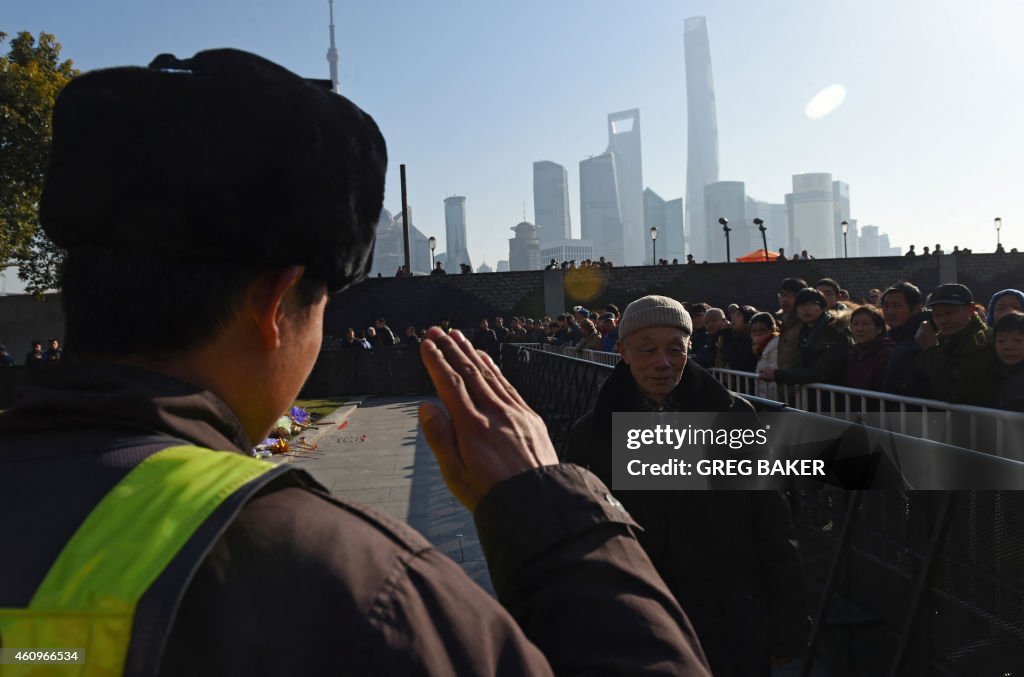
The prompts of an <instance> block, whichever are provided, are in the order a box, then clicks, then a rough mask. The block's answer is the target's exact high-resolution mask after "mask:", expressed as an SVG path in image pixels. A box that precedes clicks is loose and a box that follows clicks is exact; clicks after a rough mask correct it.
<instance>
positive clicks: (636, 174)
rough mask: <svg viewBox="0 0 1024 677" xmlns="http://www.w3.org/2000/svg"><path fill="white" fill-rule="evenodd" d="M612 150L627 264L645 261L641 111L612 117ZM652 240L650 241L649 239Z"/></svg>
mask: <svg viewBox="0 0 1024 677" xmlns="http://www.w3.org/2000/svg"><path fill="white" fill-rule="evenodd" d="M608 150H610V151H611V152H612V153H614V154H615V181H616V185H617V186H618V190H619V218H620V219H621V221H622V229H623V243H624V246H625V249H624V252H623V253H624V254H625V258H624V263H625V264H626V265H630V266H636V265H640V264H641V263H643V261H644V240H645V238H647V233H646V230H645V229H644V203H643V193H644V175H643V161H642V158H641V153H640V111H639V109H636V108H632V109H630V110H624V111H619V112H618V113H612V114H610V115H609V116H608ZM647 239H649V238H647Z"/></svg>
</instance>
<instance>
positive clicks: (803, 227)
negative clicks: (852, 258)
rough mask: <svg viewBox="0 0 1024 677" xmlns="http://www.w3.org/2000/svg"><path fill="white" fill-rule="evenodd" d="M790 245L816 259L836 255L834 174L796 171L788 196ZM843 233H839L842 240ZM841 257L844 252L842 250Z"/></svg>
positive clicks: (794, 249)
mask: <svg viewBox="0 0 1024 677" xmlns="http://www.w3.org/2000/svg"><path fill="white" fill-rule="evenodd" d="M786 205H787V208H788V210H789V222H790V246H792V248H793V251H794V252H800V251H803V250H807V253H808V254H810V255H811V256H813V257H814V258H816V259H834V258H835V257H836V237H835V233H834V232H833V231H834V230H835V227H836V225H835V204H834V201H833V196H832V175H831V174H824V173H820V174H794V175H793V192H792V193H789V194H787V195H786ZM842 237H843V236H842V234H840V235H839V238H840V241H841V240H842ZM839 255H840V256H842V252H841V251H840V253H839Z"/></svg>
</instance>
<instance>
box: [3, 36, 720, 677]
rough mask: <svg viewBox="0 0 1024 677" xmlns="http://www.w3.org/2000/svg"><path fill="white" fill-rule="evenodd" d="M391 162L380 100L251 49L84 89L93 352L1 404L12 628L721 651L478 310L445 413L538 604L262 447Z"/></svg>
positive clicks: (467, 483)
mask: <svg viewBox="0 0 1024 677" xmlns="http://www.w3.org/2000/svg"><path fill="white" fill-rule="evenodd" d="M386 164H387V157H386V151H385V145H384V139H383V137H382V136H381V134H380V132H379V131H378V129H377V126H376V124H375V123H374V121H373V120H372V119H371V118H370V116H368V115H367V114H366V113H364V112H363V111H362V110H360V109H359V108H358V107H356V106H355V105H354V104H352V103H351V102H350V101H348V100H347V99H345V98H344V97H342V96H339V95H337V94H335V93H332V92H331V91H329V89H328V88H326V87H325V86H323V84H322V83H320V82H315V81H307V80H304V79H303V78H301V77H299V76H297V75H295V74H293V73H291V72H289V71H287V70H285V69H284V68H282V67H280V66H278V65H276V64H274V63H271V62H270V61H267V60H266V59H263V58H260V57H258V56H255V55H252V54H247V53H245V52H240V51H236V50H228V49H222V50H213V51H206V52H200V53H199V54H196V55H195V56H194V57H192V58H189V59H184V60H180V59H176V58H174V57H172V56H166V55H165V56H161V57H158V58H157V59H156V60H154V61H153V63H152V64H150V66H149V67H146V68H113V69H109V70H101V71H96V72H92V73H88V74H86V75H83V76H81V77H79V78H77V79H76V80H74V81H72V82H71V83H70V84H69V85H68V86H67V87H66V89H65V90H64V91H63V92H62V93H61V95H60V97H59V99H58V101H57V104H56V109H55V111H54V117H53V146H52V155H51V159H50V166H49V170H48V173H47V177H46V183H45V189H44V193H43V197H42V202H41V205H40V218H41V223H42V226H43V228H44V229H45V231H46V233H47V234H48V235H49V236H50V238H52V240H53V241H54V242H55V243H57V244H58V245H60V246H61V247H63V248H64V249H66V250H67V258H66V261H65V265H64V271H63V276H64V277H63V280H64V286H63V304H64V309H65V314H66V318H67V327H66V345H67V358H68V359H66V360H65V361H64V362H65V363H64V364H62V365H61V366H60V367H58V368H55V369H53V370H47V371H48V373H47V374H45V375H43V376H44V380H40V381H39V382H38V383H37V384H36V385H34V386H33V387H31V388H27V389H25V390H24V391H23V393H22V396H21V397H20V399H19V400H17V401H16V403H15V405H14V406H13V407H12V408H11V409H9V410H8V411H7V412H6V413H4V414H3V415H0V530H2V533H3V534H4V539H5V542H6V543H7V544H8V545H9V546H10V548H11V552H12V553H14V552H16V553H17V556H16V557H3V558H0V637H2V640H0V644H2V645H3V646H5V647H16V648H22V649H26V650H33V649H36V650H38V649H48V650H53V649H58V648H62V647H68V648H72V647H73V648H75V649H76V650H77V651H81V652H83V654H82V659H83V660H84V661H85V662H86V663H87V664H89V665H90V666H92V667H94V668H95V669H96V670H97V671H99V672H103V673H104V674H131V675H142V674H146V675H150V674H157V673H161V674H196V675H205V674H209V675H214V674H216V675H231V674H246V675H258V674H279V675H280V674H292V675H314V674H338V673H340V672H350V673H352V674H369V673H373V674H396V675H397V674H445V675H450V674H477V673H487V674H491V673H496V672H499V671H501V672H504V673H508V674H549V673H551V672H552V671H553V670H554V669H558V670H559V671H564V672H588V671H589V672H595V671H602V672H605V671H607V672H620V673H627V674H639V673H643V672H645V671H651V670H661V671H664V672H670V673H673V674H687V675H705V674H707V668H706V663H705V662H704V659H703V655H702V653H701V650H700V648H699V646H698V644H697V642H696V640H695V639H694V636H693V633H692V630H691V628H690V626H689V623H688V621H687V619H686V617H685V615H684V614H683V612H682V610H681V609H680V608H679V606H678V605H677V604H676V603H675V602H674V601H673V600H672V598H671V596H670V594H669V593H668V590H667V589H666V588H665V585H664V583H663V582H662V581H661V580H660V578H658V576H657V575H656V573H655V572H654V569H653V568H652V566H651V564H650V563H649V562H648V560H647V559H646V557H645V556H644V555H643V551H642V549H641V548H640V546H639V545H638V543H637V541H636V540H635V538H634V536H633V527H634V526H635V525H634V523H633V522H632V520H631V518H630V517H629V516H628V515H627V514H626V513H625V512H623V511H622V510H621V509H620V508H618V507H617V506H616V505H614V504H612V503H610V502H609V501H607V500H606V498H605V497H606V496H607V489H606V488H605V487H604V486H603V485H601V483H600V482H599V481H598V480H597V479H596V478H595V477H593V476H592V475H590V474H588V473H586V472H585V471H583V470H582V469H580V468H576V467H574V466H565V465H558V462H557V458H556V456H555V453H554V451H553V449H552V447H551V443H550V441H549V439H548V436H547V432H546V429H545V426H544V423H543V422H542V421H541V419H540V418H539V417H538V416H537V415H536V414H535V413H533V412H532V411H530V409H529V408H528V407H527V406H526V405H525V404H524V403H523V401H522V399H520V398H519V396H518V395H517V394H516V393H515V391H514V390H512V388H511V387H510V386H509V385H508V383H507V382H506V381H505V380H504V379H503V377H502V376H501V374H500V372H498V371H497V370H496V368H495V367H494V364H493V363H492V362H491V361H489V360H488V359H487V358H485V357H483V356H481V355H479V354H478V353H476V352H475V351H473V350H472V349H471V347H470V346H469V343H468V342H467V341H466V339H465V337H463V336H462V335H461V333H459V332H452V333H451V334H450V335H449V334H445V333H443V332H442V331H440V330H439V329H436V328H435V329H432V330H431V332H430V333H429V334H428V336H427V340H425V341H424V342H423V344H422V349H421V350H422V355H423V359H424V362H425V363H426V366H427V368H428V370H429V372H430V374H431V376H432V377H433V379H434V380H435V383H437V385H438V391H439V395H440V399H441V403H439V404H427V405H424V407H423V408H422V409H421V412H420V415H421V421H422V423H423V428H424V433H425V435H426V437H427V439H428V441H429V442H430V444H431V446H432V447H433V448H434V450H435V453H436V454H437V456H438V460H439V463H440V464H441V467H442V470H443V471H444V474H445V477H446V480H447V481H448V483H449V486H450V487H451V488H452V490H453V492H454V493H455V494H456V496H457V497H458V498H459V499H460V500H461V501H462V502H463V503H464V504H466V505H467V507H468V508H469V509H471V510H473V511H474V513H475V517H476V523H477V527H478V532H479V535H480V539H481V542H482V543H483V546H484V550H485V553H486V556H487V558H488V564H489V566H490V570H491V576H492V580H493V581H494V586H495V589H496V590H497V593H498V597H499V599H501V600H502V602H503V603H504V604H505V605H506V606H507V608H508V609H509V610H511V613H510V612H509V611H506V610H505V609H504V608H502V607H501V606H499V604H498V602H497V601H496V600H494V599H493V598H491V597H490V596H489V595H487V594H486V593H485V592H484V591H482V590H481V589H480V588H479V587H477V586H476V585H475V584H474V583H472V582H471V581H470V579H469V578H468V577H467V576H466V574H465V573H464V572H463V571H462V570H461V569H460V568H459V566H458V565H456V564H455V563H453V562H452V561H451V560H449V559H447V558H445V557H444V556H442V555H440V554H439V553H438V552H436V551H435V550H434V549H432V548H431V547H430V546H429V544H427V543H426V541H424V540H423V539H422V538H421V537H420V536H419V535H417V534H416V533H414V532H413V531H411V530H410V529H409V528H408V527H407V526H406V525H404V524H401V523H399V522H397V521H395V520H392V519H389V518H387V517H385V516H383V515H380V514H378V513H375V512H373V511H372V510H370V509H368V508H365V507H363V506H360V505H357V504H354V503H350V502H348V501H342V500H339V499H335V498H332V497H331V496H330V494H329V492H327V491H326V490H325V489H324V488H323V487H322V486H320V485H319V484H318V483H317V482H316V480H315V479H314V478H312V477H310V476H309V475H307V474H305V473H303V472H301V471H295V470H294V469H293V468H292V467H290V466H288V465H285V466H273V465H270V464H267V463H264V462H262V461H258V460H255V459H253V458H251V457H249V456H248V454H247V452H248V450H249V449H251V447H252V446H253V442H254V441H257V440H260V439H262V438H263V437H264V436H265V435H266V433H267V432H268V431H269V430H270V428H271V426H272V425H273V422H274V421H275V420H276V419H277V417H278V416H279V415H280V413H281V412H282V411H285V410H286V409H287V407H288V406H289V405H290V404H291V402H292V401H293V400H294V398H295V396H296V395H297V393H298V391H299V389H300V387H301V386H302V384H303V382H304V381H305V379H306V377H307V375H308V374H309V373H310V370H311V369H312V367H313V363H314V361H315V360H316V356H317V353H318V350H319V347H320V342H321V334H322V330H321V328H322V322H323V315H324V308H325V306H326V304H327V299H328V294H329V293H332V292H337V291H339V290H342V289H344V288H346V287H348V286H350V285H352V284H355V283H357V282H359V281H360V280H362V279H363V278H364V277H365V275H366V271H367V269H368V268H369V264H370V261H371V259H372V254H373V242H374V227H375V224H376V223H377V220H378V217H379V215H380V210H381V204H382V201H383V195H384V175H385V169H386ZM26 610H27V611H26ZM514 616H515V617H514ZM517 621H518V622H517ZM613 621H614V622H613ZM273 637H277V639H276V640H273V641H272V638H273Z"/></svg>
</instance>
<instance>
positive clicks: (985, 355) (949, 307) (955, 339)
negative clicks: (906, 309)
mask: <svg viewBox="0 0 1024 677" xmlns="http://www.w3.org/2000/svg"><path fill="white" fill-rule="evenodd" d="M928 309H929V310H931V311H932V321H933V322H934V323H935V328H934V329H933V328H932V326H931V324H929V323H928V322H922V323H921V324H920V325H919V326H918V329H917V333H916V334H915V336H914V338H915V340H916V341H917V343H918V345H920V346H921V349H922V350H921V353H920V354H919V355H918V356H917V358H916V359H915V364H916V365H917V368H918V370H919V371H920V372H921V373H922V374H924V376H925V378H927V379H928V383H929V385H930V386H931V396H932V398H933V399H936V400H940V401H942V402H952V403H954V404H979V405H981V404H984V403H985V402H986V394H985V393H986V389H987V388H988V387H989V382H990V380H991V377H992V373H991V371H992V359H991V354H990V353H991V351H990V345H989V344H990V342H989V334H988V327H986V326H985V323H984V322H982V320H981V318H980V317H978V314H977V313H975V312H974V295H973V294H972V293H971V290H970V289H968V288H967V287H965V286H964V285H962V284H943V285H939V287H937V288H936V289H935V291H933V292H932V295H931V299H930V300H929V302H928Z"/></svg>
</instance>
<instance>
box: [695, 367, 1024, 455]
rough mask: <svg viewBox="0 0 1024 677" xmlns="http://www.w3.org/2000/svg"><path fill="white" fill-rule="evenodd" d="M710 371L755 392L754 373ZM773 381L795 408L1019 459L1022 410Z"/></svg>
mask: <svg viewBox="0 0 1024 677" xmlns="http://www.w3.org/2000/svg"><path fill="white" fill-rule="evenodd" d="M711 373H712V374H714V375H715V377H716V378H717V379H718V380H719V382H720V383H722V384H723V385H724V386H725V387H726V388H728V389H729V390H732V391H733V392H736V393H739V394H741V395H757V394H758V393H757V386H758V377H757V374H756V373H754V372H747V371H736V370H735V369H717V368H716V369H712V370H711ZM775 385H777V386H778V401H779V402H780V403H782V404H785V405H787V406H790V407H793V408H795V409H801V410H803V411H813V412H817V413H820V414H825V415H827V416H831V417H833V418H841V419H844V420H847V421H855V422H858V423H862V424H864V425H866V426H869V427H873V428H880V429H883V430H890V431H892V432H896V433H899V434H901V435H908V436H912V437H921V438H923V439H927V440H931V441H933V442H942V443H944V444H950V445H954V446H959V447H964V448H966V449H973V450H975V451H982V452H985V453H989V454H994V455H996V456H1000V457H1003V458H1012V459H1014V460H1018V461H1019V460H1024V414H1021V413H1017V412H1012V411H1004V410H1001V409H989V408H988V407H976V406H970V405H965V404H952V403H950V402H940V401H938V400H927V399H922V398H917V397H904V396H901V395H893V394H891V393H882V392H878V391H874V390H860V389H858V388H846V387H843V386H835V385H829V384H826V383H808V384H805V385H791V384H782V383H779V384H775Z"/></svg>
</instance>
